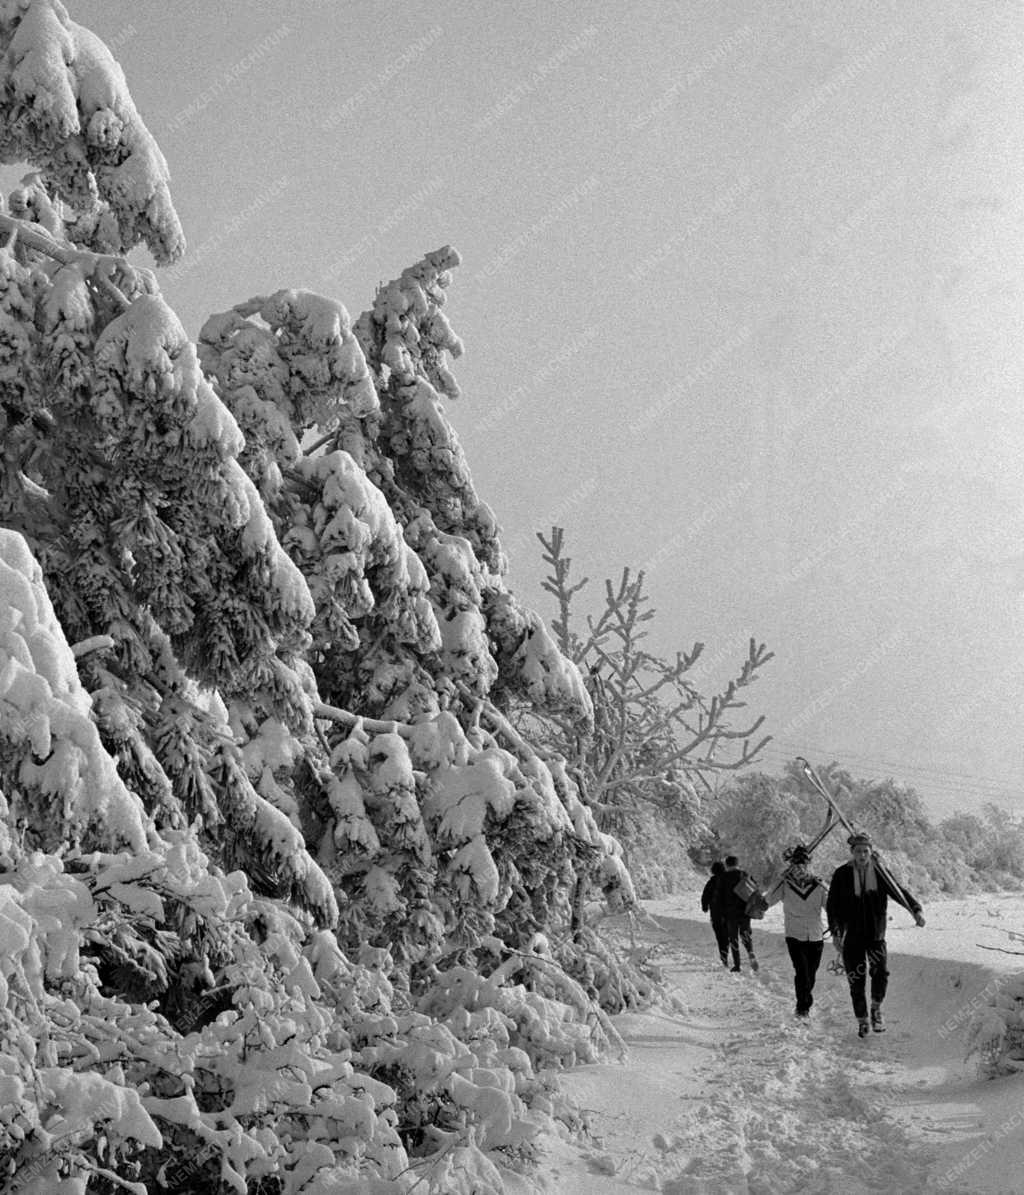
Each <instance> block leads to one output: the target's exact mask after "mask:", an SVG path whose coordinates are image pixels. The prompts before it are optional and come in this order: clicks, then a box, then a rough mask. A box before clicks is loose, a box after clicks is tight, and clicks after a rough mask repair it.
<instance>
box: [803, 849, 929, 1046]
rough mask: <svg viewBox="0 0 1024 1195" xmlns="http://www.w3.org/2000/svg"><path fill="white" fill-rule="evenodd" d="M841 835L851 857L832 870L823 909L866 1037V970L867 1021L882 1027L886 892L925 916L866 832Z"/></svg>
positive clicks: (920, 919)
mask: <svg viewBox="0 0 1024 1195" xmlns="http://www.w3.org/2000/svg"><path fill="white" fill-rule="evenodd" d="M846 841H847V842H848V843H849V846H850V854H851V856H852V857H851V859H850V861H849V863H843V864H842V865H841V866H839V867H837V868H836V870H835V872H834V873H833V876H832V882H831V883H830V884H829V890H828V900H827V902H826V905H825V911H826V915H827V916H828V926H829V929H830V930H831V931H832V938H833V940H834V941H835V943H836V947H837V949H839V950H840V951H841V952H842V958H843V969H844V970H845V971H846V979H847V982H848V983H849V985H850V999H851V1000H852V1002H853V1014H854V1016H855V1017H856V1018H857V1032H858V1034H859V1036H860V1037H866V1036H867V1034H868V1024H869V1023H868V1006H867V1000H866V998H865V987H866V976H865V971H866V972H867V973H868V974H869V975H870V976H871V1021H870V1027H871V1029H873V1030H874V1031H875V1033H884V1032H885V1022H884V1021H883V1019H882V1001H883V1000H884V999H885V992H886V988H887V986H888V982H889V970H888V966H887V955H886V948H885V923H886V909H887V906H888V898H889V897H890V896H891V897H892V898H893V900H895V901H896V902H897V903H898V904H901V905H902V906H903V907H904V908H905V909H906V910H907V911H908V912H909V913H910V914H911V915H912V916H913V918H914V920H915V921H916V922H917V924H918V925H924V917H923V916H922V915H921V905H920V904H919V903H918V901H916V900H915V899H914V897H913V896H911V895H910V893H909V892H908V891H907V890H906V889H905V888H903V887H902V886H901V885H900V884H897V883H896V881H895V880H894V879H893V878H892V876H890V875H889V873H888V872H887V871H886V870H885V868H884V867H883V866H882V864H881V861H880V860H879V858H878V856H877V855H876V854H875V853H874V852H873V851H872V849H871V838H870V837H869V836H868V835H867V834H860V833H855V834H851V835H850V837H849V838H848V839H847V840H846Z"/></svg>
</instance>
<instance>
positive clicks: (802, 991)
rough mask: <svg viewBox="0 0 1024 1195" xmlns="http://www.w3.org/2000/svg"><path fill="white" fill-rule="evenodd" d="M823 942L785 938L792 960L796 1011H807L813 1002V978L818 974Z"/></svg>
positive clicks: (823, 946)
mask: <svg viewBox="0 0 1024 1195" xmlns="http://www.w3.org/2000/svg"><path fill="white" fill-rule="evenodd" d="M824 948H825V943H824V942H801V941H800V939H799V938H787V939H786V949H787V950H788V951H789V957H790V959H792V961H793V986H794V988H796V1010H797V1012H809V1011H810V1008H811V1005H812V1004H813V1003H814V996H813V995H812V994H811V993H812V992H813V991H814V978H815V976H816V975H817V974H818V964H819V963H820V962H821V952H822V950H824Z"/></svg>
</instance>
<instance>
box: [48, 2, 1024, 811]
mask: <svg viewBox="0 0 1024 1195" xmlns="http://www.w3.org/2000/svg"><path fill="white" fill-rule="evenodd" d="M69 10H70V12H71V15H72V16H73V17H74V18H75V19H76V20H78V21H80V22H81V23H82V24H85V25H87V26H89V27H90V28H92V29H94V30H95V31H96V32H97V33H98V34H99V35H100V36H102V37H103V38H104V39H105V40H107V42H108V44H112V45H113V47H114V49H115V53H116V55H117V57H118V59H119V61H120V62H121V63H122V65H123V66H124V69H125V73H126V75H127V78H128V82H129V86H130V87H131V90H132V92H133V95H134V97H135V99H136V102H137V104H138V106H139V108H140V110H141V112H142V114H143V117H144V118H145V119H146V121H147V123H148V124H149V126H150V128H151V129H152V130H153V131H154V133H155V134H156V135H157V138H158V140H159V142H160V144H161V146H162V148H163V150H164V153H165V154H166V156H167V158H168V161H169V163H170V167H171V171H172V180H173V194H174V196H175V201H176V204H177V207H178V210H179V212H180V214H181V217H182V220H183V223H184V225H185V231H186V234H187V236H188V237H189V241H190V246H191V255H190V256H189V257H188V258H186V260H185V262H184V263H183V265H182V266H180V267H179V268H178V269H177V270H176V271H174V272H173V273H172V275H171V276H169V277H165V279H164V281H163V288H164V291H165V294H166V295H167V296H168V298H169V300H170V301H171V302H172V304H173V305H174V306H175V307H176V309H177V310H178V311H179V314H180V315H181V316H182V318H183V320H184V322H185V325H186V327H187V328H188V329H189V331H190V332H191V333H192V334H193V335H195V334H196V333H197V332H198V329H199V327H200V325H201V323H202V320H203V318H204V316H205V315H206V314H209V313H211V312H214V311H220V310H223V309H224V308H226V307H229V306H230V305H232V304H233V303H235V302H239V301H241V300H243V299H246V298H248V297H250V296H251V295H253V294H256V293H267V292H270V291H273V290H275V289H277V288H279V287H282V286H298V287H309V288H311V289H317V290H321V291H322V292H323V293H326V294H329V295H332V296H335V297H337V298H339V299H341V300H342V301H343V302H344V303H345V304H346V306H347V307H348V308H349V310H350V311H351V312H352V313H353V315H355V314H358V312H359V311H361V310H362V309H363V308H365V307H366V306H368V305H369V302H370V300H371V298H372V295H373V292H374V289H375V287H376V286H377V284H378V283H379V282H381V281H384V280H386V279H388V278H391V277H393V276H395V275H396V274H397V273H399V272H400V271H401V269H402V268H403V267H404V266H406V265H408V264H410V263H411V262H412V261H414V260H415V259H417V258H418V257H419V256H421V255H422V254H423V253H424V252H426V251H428V250H431V249H435V248H437V247H438V246H440V245H442V244H444V243H451V244H453V245H455V246H456V248H458V249H459V251H460V252H461V254H462V255H463V259H464V265H463V267H462V268H461V269H460V270H459V271H457V272H456V275H455V281H454V283H453V286H452V288H451V292H450V295H451V298H450V307H449V314H450V318H451V320H452V323H453V325H454V326H455V328H456V330H457V331H458V332H459V333H460V334H461V335H462V337H463V339H464V341H465V343H466V355H465V356H464V357H463V358H462V359H461V360H460V361H459V362H458V363H457V366H456V373H457V376H458V377H459V379H460V381H461V383H462V386H463V390H464V397H463V399H462V400H460V402H459V403H458V404H457V405H455V406H453V407H450V408H449V410H450V414H451V418H452V419H453V421H454V422H455V424H456V426H457V428H458V431H459V435H460V437H461V439H462V442H463V444H464V447H465V449H466V452H467V455H468V457H469V461H470V463H471V466H472V468H473V473H474V478H475V481H476V484H477V488H478V490H479V491H480V492H481V494H482V495H483V496H484V497H485V498H486V499H487V500H488V501H489V502H490V503H491V505H492V506H493V507H494V508H495V511H496V513H497V515H498V517H499V520H500V522H501V523H502V525H503V527H504V528H505V532H506V539H507V543H508V547H509V552H510V556H511V560H512V573H511V583H512V584H513V587H514V588H516V589H517V590H518V592H519V593H520V594H521V596H522V597H523V598H524V599H525V600H526V601H527V602H528V603H529V604H532V605H535V606H536V607H537V608H538V609H540V610H541V611H542V612H543V613H544V614H546V615H549V614H550V613H551V610H550V608H549V604H548V601H547V599H546V597H545V595H544V594H543V593H542V592H541V590H540V584H539V582H540V578H541V572H542V570H541V566H540V563H539V556H538V553H537V552H535V551H534V549H533V546H532V536H533V532H534V531H535V530H537V529H544V528H547V527H549V526H550V525H551V523H552V522H558V523H560V524H562V525H564V526H565V527H566V530H567V537H568V542H569V546H570V548H571V551H572V554H573V556H574V557H575V558H576V559H578V561H579V563H580V566H581V569H582V570H583V571H585V572H586V573H587V574H589V575H590V576H591V577H592V578H593V579H594V582H595V584H594V594H595V597H596V596H597V594H598V592H599V587H598V584H597V583H598V582H599V581H600V580H601V579H602V578H603V577H604V576H606V575H609V574H617V572H618V571H619V569H620V568H621V567H622V566H623V565H625V564H629V565H632V566H634V567H638V568H639V567H646V568H647V571H648V575H649V578H650V588H651V593H652V596H653V601H654V605H655V606H656V607H657V609H658V611H659V619H658V622H657V624H656V626H657V631H656V633H655V646H659V647H662V648H664V649H666V650H673V651H674V650H675V649H676V648H677V647H684V646H687V645H688V644H689V643H690V642H691V641H693V640H694V639H701V640H703V641H704V642H705V643H706V644H707V648H706V652H707V655H708V657H709V659H711V660H712V662H715V661H721V660H737V661H738V659H739V658H740V656H741V654H742V650H743V643H744V642H745V640H746V638H747V636H749V635H750V634H754V635H756V636H758V637H759V638H763V639H765V640H766V641H767V642H768V645H769V647H770V648H771V649H772V650H774V651H775V653H776V659H775V660H774V661H773V662H772V664H771V665H770V666H769V668H768V670H767V671H766V673H765V676H764V678H763V679H762V681H760V682H759V683H758V685H757V686H756V687H755V688H754V689H752V690H751V691H750V700H751V708H752V710H753V711H756V712H761V711H763V712H764V713H766V714H767V715H768V729H769V730H770V731H771V732H772V733H773V734H775V735H776V736H777V742H776V743H775V744H773V746H772V748H771V749H770V751H769V752H768V755H767V762H769V763H770V764H774V763H775V762H776V761H778V760H782V759H783V758H789V757H791V756H792V755H793V754H795V753H798V752H800V753H803V754H807V755H808V756H810V757H811V758H812V759H820V758H821V757H822V756H823V755H837V756H839V757H840V758H841V759H842V760H843V761H844V762H846V763H847V764H848V765H849V766H850V768H851V770H852V771H854V772H855V773H857V774H860V775H865V776H872V775H876V774H878V775H884V774H896V775H902V776H904V777H905V778H907V779H910V780H912V781H915V782H916V783H917V784H918V786H919V787H920V789H921V791H922V793H923V794H924V795H925V797H926V798H927V799H928V800H929V803H930V804H931V805H932V806H933V808H934V809H935V810H936V811H939V812H948V811H949V810H950V809H952V808H954V807H958V806H961V805H963V806H971V805H976V804H978V803H980V802H981V801H983V800H985V799H986V798H989V797H995V798H996V799H997V800H999V801H1000V803H1004V804H1010V803H1014V799H1015V798H1014V795H1015V794H1016V793H1017V792H1019V791H1021V782H1022V780H1024V719H1022V713H1021V699H1020V698H1021V680H1022V648H1021V642H1022V637H1021V631H1022V619H1021V599H1020V588H1021V581H1022V578H1024V555H1022V552H1024V548H1022V545H1024V536H1022V505H1021V499H1022V487H1021V477H1020V462H1021V456H1022V452H1021V450H1022V447H1024V404H1022V393H1024V388H1022V384H1021V383H1022V381H1024V378H1022V369H1021V349H1020V346H1021V343H1022V331H1024V329H1022V310H1024V308H1022V302H1021V299H1022V294H1021V291H1022V287H1021V278H1022V273H1021V271H1022V266H1024V231H1022V230H1024V221H1022V218H1024V195H1022V187H1024V182H1022V180H1024V122H1022V121H1021V117H1020V113H1021V112H1022V111H1024V76H1022V75H1021V72H1020V61H1021V57H1022V52H1024V15H1022V10H1021V8H1020V6H1019V5H1018V4H1017V3H1009V2H1006V3H1003V2H998V0H979V2H976V3H972V4H970V5H964V4H962V3H958V2H954V0H948V2H945V3H944V2H942V0H935V2H933V3H929V4H907V3H906V2H905V0H892V2H891V3H885V2H884V0H873V2H871V3H863V2H851V0H843V2H842V3H821V2H819V3H816V4H814V5H804V4H797V3H791V4H755V3H735V2H722V0H709V2H708V3H703V4H696V3H668V2H661V3H630V4H628V5H623V4H619V3H615V4H613V3H605V2H603V0H597V2H595V3H592V4H587V5H583V4H567V3H551V2H550V0H544V2H543V3H541V2H535V3H516V4H511V5H498V4H496V3H492V4H481V3H479V2H477V3H471V2H470V0H446V2H445V3H425V2H416V0H403V2H402V3H397V2H392V0H365V2H360V3H355V2H352V3H345V2H342V0H333V2H332V0H323V2H319V3H316V2H311V0H305V2H302V3H300V2H298V0H292V2H289V3H285V2H272V0H264V2H260V3H255V4H254V3H242V2H240V0H219V2H218V3H217V4H215V5H211V4H206V3H202V4H200V3H195V2H189V3H184V2H179V3H175V4H173V5H164V4H162V3H160V4H158V3H156V2H154V0H144V2H142V3H138V4H135V5H132V6H131V8H130V9H129V10H127V11H128V17H127V18H126V16H125V12H126V10H125V7H124V6H123V5H122V4H118V3H114V2H113V0H96V2H94V3H81V4H77V5H76V4H74V3H71V4H69Z"/></svg>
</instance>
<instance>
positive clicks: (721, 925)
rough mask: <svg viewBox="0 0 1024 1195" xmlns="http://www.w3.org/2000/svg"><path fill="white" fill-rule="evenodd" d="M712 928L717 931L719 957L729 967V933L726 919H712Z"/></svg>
mask: <svg viewBox="0 0 1024 1195" xmlns="http://www.w3.org/2000/svg"><path fill="white" fill-rule="evenodd" d="M711 928H712V929H713V930H714V931H715V941H716V942H717V943H718V957H719V958H720V959H721V960H722V962H723V963H725V965H726V966H728V965H729V933H728V931H727V930H726V928H725V918H724V917H712V918H711Z"/></svg>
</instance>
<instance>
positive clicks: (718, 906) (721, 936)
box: [700, 859, 729, 967]
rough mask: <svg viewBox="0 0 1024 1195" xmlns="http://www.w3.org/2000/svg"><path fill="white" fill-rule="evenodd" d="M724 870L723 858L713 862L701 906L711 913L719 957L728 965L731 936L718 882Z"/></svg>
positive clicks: (701, 898) (702, 894)
mask: <svg viewBox="0 0 1024 1195" xmlns="http://www.w3.org/2000/svg"><path fill="white" fill-rule="evenodd" d="M723 871H725V864H724V863H723V862H722V860H721V859H716V860H715V861H714V863H712V864H711V878H710V879H709V880H708V882H707V883H706V884H705V885H704V891H703V892H702V893H701V894H700V907H701V910H702V911H703V912H705V913H710V914H711V929H712V930H713V932H714V935H715V941H716V942H717V943H718V957H719V958H720V959H721V960H722V963H723V965H724V966H726V967H728V965H729V938H728V935H727V934H726V931H725V911H724V909H723V906H722V900H721V895H720V894H719V893H718V890H717V884H716V881H717V879H718V877H719V876H720V875H721V874H722V872H723Z"/></svg>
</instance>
